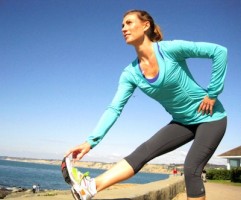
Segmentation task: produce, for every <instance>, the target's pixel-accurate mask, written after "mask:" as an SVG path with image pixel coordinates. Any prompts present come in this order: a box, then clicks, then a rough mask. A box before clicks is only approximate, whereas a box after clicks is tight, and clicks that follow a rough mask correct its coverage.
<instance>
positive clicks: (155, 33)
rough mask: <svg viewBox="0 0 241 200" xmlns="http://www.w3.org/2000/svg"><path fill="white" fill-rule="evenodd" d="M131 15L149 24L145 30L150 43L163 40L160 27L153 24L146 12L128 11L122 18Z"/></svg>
mask: <svg viewBox="0 0 241 200" xmlns="http://www.w3.org/2000/svg"><path fill="white" fill-rule="evenodd" d="M131 13H136V14H137V17H138V18H139V19H140V20H141V21H148V22H150V28H149V29H148V30H147V32H146V34H147V36H148V38H149V39H150V40H151V41H152V42H158V41H161V40H163V34H162V31H161V29H160V27H159V26H158V25H157V24H155V22H154V20H153V18H152V17H151V15H150V14H149V13H148V12H146V11H144V10H130V11H127V12H126V13H125V14H124V17H125V16H126V15H128V14H131Z"/></svg>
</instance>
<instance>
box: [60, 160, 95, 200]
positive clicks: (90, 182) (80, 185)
mask: <svg viewBox="0 0 241 200" xmlns="http://www.w3.org/2000/svg"><path fill="white" fill-rule="evenodd" d="M61 169H62V174H63V177H64V180H65V182H66V183H68V184H69V185H71V193H72V195H73V197H74V199H75V200H90V199H91V198H92V197H93V196H94V195H95V194H96V186H95V180H94V179H92V178H90V177H89V172H86V173H84V174H83V173H81V172H80V171H78V169H77V168H75V167H72V165H71V162H70V160H69V158H67V157H65V158H64V159H63V161H62V165H61Z"/></svg>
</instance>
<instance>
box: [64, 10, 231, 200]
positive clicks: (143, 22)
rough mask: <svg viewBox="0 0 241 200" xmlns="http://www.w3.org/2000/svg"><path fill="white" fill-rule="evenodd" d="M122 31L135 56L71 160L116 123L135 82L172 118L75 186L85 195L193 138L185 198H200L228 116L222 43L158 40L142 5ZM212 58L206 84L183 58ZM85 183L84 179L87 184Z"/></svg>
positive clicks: (158, 34) (129, 15)
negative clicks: (222, 99)
mask: <svg viewBox="0 0 241 200" xmlns="http://www.w3.org/2000/svg"><path fill="white" fill-rule="evenodd" d="M122 33H123V36H124V38H125V41H126V43H127V44H130V45H133V46H134V48H135V50H136V53H137V58H136V59H135V60H134V61H133V62H132V63H130V64H129V65H128V66H127V67H126V68H125V69H124V71H123V73H122V74H121V77H120V81H119V87H118V90H117V92H116V95H115V97H114V99H113V101H112V103H111V104H110V106H109V107H108V109H107V110H106V111H105V112H104V114H103V115H102V117H101V119H100V121H99V123H98V125H97V126H96V128H95V130H94V131H93V133H92V134H90V136H89V137H88V139H87V141H86V142H85V143H83V144H81V145H79V146H77V147H75V148H72V149H71V150H69V152H68V153H67V154H66V156H68V155H70V154H72V157H73V160H79V159H81V158H82V157H83V156H84V155H85V154H86V153H88V152H89V151H90V149H91V148H93V147H95V146H96V145H97V144H98V143H99V142H100V141H101V140H102V139H103V137H104V136H105V134H106V133H107V132H108V130H109V129H110V127H111V126H112V125H113V124H114V123H115V121H116V119H117V118H118V116H119V115H120V113H121V111H122V109H123V107H124V106H125V104H126V103H127V101H128V99H129V98H130V97H131V95H132V94H133V92H134V90H135V89H136V88H137V87H138V88H140V89H141V90H142V91H143V92H144V93H145V94H147V95H148V96H150V97H151V98H153V99H155V100H156V101H158V102H159V103H160V104H161V105H162V106H163V107H164V108H165V109H166V111H167V112H168V113H170V114H171V115H172V117H173V120H172V121H171V122H170V123H169V124H167V125H166V126H165V127H164V128H162V129H161V130H159V131H158V132H157V133H156V134H154V135H153V136H152V137H151V138H150V139H149V140H148V141H146V142H145V143H143V144H141V145H140V146H139V147H138V148H137V149H136V150H135V151H134V152H133V153H131V154H130V155H129V156H127V157H125V158H124V159H123V160H122V161H120V162H119V163H117V164H116V165H115V166H114V167H113V168H111V169H110V170H108V171H107V172H105V173H104V174H102V175H100V176H99V177H97V178H95V179H88V178H84V179H83V180H84V181H82V182H81V183H80V186H79V190H84V191H85V193H86V194H85V195H82V196H83V197H82V198H83V199H90V198H91V197H93V196H94V195H95V194H96V192H98V191H101V190H103V189H105V188H107V187H109V186H111V185H113V184H115V183H117V182H120V181H123V180H125V179H128V178H130V177H131V176H133V175H134V174H136V173H137V172H138V171H139V170H140V169H141V168H142V167H143V166H144V165H145V164H146V163H147V162H149V161H150V160H152V159H153V158H155V157H157V156H160V155H162V154H164V153H167V152H170V151H172V150H174V149H176V148H178V147H180V146H182V145H184V144H186V143H188V142H190V141H191V140H193V144H192V146H191V148H190V150H189V152H188V154H187V157H186V160H185V164H184V175H185V183H186V190H187V197H188V198H187V199H188V200H192V199H196V200H204V199H205V189H204V185H203V181H202V179H201V174H202V170H203V168H204V166H205V164H206V163H207V162H208V160H209V159H210V158H211V156H212V155H213V153H214V152H215V150H216V148H217V146H218V145H219V143H220V141H221V139H222V138H223V135H224V133H225V129H226V124H227V118H226V113H225V110H224V108H223V106H222V104H221V103H220V101H219V100H218V98H217V97H218V95H219V94H220V93H221V92H222V89H223V86H224V78H225V74H226V66H227V49H226V48H224V47H222V46H220V45H217V44H211V43H203V42H188V41H162V33H161V31H160V29H159V27H158V26H157V25H155V23H154V21H153V19H152V17H151V16H150V15H149V14H148V13H147V12H145V11H140V10H132V11H129V12H127V13H126V14H125V15H124V18H123V24H122ZM187 58H209V59H212V76H211V81H210V84H209V86H208V87H207V89H203V88H202V87H201V86H199V85H198V84H197V83H196V82H195V80H194V78H193V77H192V75H191V73H190V71H189V70H188V67H187V64H186V62H185V60H186V59H187ZM86 183H87V185H86Z"/></svg>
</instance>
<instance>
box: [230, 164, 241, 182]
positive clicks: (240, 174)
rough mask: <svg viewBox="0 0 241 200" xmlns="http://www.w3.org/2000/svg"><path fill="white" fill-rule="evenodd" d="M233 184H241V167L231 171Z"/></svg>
mask: <svg viewBox="0 0 241 200" xmlns="http://www.w3.org/2000/svg"><path fill="white" fill-rule="evenodd" d="M230 178H231V182H234V183H241V167H240V168H236V169H232V170H231V177H230Z"/></svg>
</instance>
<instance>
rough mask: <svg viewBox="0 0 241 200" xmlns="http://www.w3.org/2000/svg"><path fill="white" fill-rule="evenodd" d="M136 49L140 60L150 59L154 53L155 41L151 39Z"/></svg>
mask: <svg viewBox="0 0 241 200" xmlns="http://www.w3.org/2000/svg"><path fill="white" fill-rule="evenodd" d="M135 50H136V53H137V56H138V59H139V61H140V62H141V61H144V60H149V59H150V58H152V56H153V55H154V50H153V43H152V42H151V41H150V40H147V41H145V42H143V43H142V44H141V45H137V46H135Z"/></svg>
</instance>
